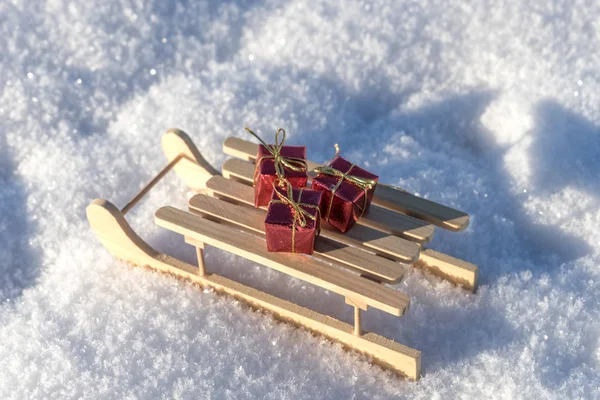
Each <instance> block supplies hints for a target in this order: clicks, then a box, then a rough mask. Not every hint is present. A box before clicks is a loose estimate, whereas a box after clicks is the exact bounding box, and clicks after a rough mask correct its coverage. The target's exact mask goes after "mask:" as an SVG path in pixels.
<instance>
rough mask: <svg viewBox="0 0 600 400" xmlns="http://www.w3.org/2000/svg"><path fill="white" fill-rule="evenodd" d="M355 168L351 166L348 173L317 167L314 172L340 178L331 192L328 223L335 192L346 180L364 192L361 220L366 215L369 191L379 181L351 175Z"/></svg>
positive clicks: (353, 165)
mask: <svg viewBox="0 0 600 400" xmlns="http://www.w3.org/2000/svg"><path fill="white" fill-rule="evenodd" d="M336 154H337V153H336ZM354 167H356V164H352V165H350V168H348V171H346V172H342V171H340V170H339V169H335V168H333V167H330V166H322V167H317V168H315V169H314V171H315V172H316V173H318V174H325V175H330V176H335V177H338V178H340V180H339V181H338V182H337V184H336V185H335V186H334V187H333V189H332V190H331V201H329V207H328V208H327V214H326V215H327V216H326V217H325V220H326V221H329V214H331V206H332V205H333V197H334V195H335V192H336V191H337V190H338V188H339V187H340V185H341V184H342V182H343V181H344V180H346V181H348V182H350V183H351V184H353V185H354V186H356V187H358V188H360V189H362V190H364V192H365V198H364V203H363V208H362V212H361V213H360V216H359V218H360V217H362V215H363V214H364V213H365V210H366V208H367V191H368V190H369V189H372V188H374V187H375V185H376V184H377V181H376V180H374V179H369V178H363V177H360V176H354V175H350V171H352V168H354Z"/></svg>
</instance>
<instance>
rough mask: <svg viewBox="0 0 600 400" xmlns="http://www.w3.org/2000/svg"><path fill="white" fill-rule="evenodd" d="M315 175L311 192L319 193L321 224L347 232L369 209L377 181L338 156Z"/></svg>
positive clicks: (370, 174)
mask: <svg viewBox="0 0 600 400" xmlns="http://www.w3.org/2000/svg"><path fill="white" fill-rule="evenodd" d="M316 171H317V172H318V175H317V176H316V177H315V178H314V179H313V180H312V189H313V190H319V191H322V192H323V201H322V203H321V215H322V217H323V220H325V221H327V222H329V223H330V224H331V225H332V226H334V227H335V228H337V229H339V230H340V231H342V232H347V231H348V229H350V228H351V227H352V226H353V225H354V224H355V223H356V221H357V220H358V219H359V218H360V217H361V216H362V215H363V214H364V213H365V212H366V211H367V210H368V209H369V206H370V205H371V200H372V199H373V193H375V186H376V185H377V180H378V178H379V177H378V176H377V175H374V174H372V173H370V172H369V171H366V170H364V169H362V168H360V167H357V166H356V165H354V164H352V163H351V162H349V161H347V160H345V159H343V158H342V157H339V156H336V157H335V158H334V159H333V161H332V162H330V163H329V165H328V166H324V167H318V168H317V169H316Z"/></svg>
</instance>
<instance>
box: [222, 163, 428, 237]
mask: <svg viewBox="0 0 600 400" xmlns="http://www.w3.org/2000/svg"><path fill="white" fill-rule="evenodd" d="M223 177H225V178H235V179H236V180H239V181H242V182H245V183H247V184H249V185H251V184H252V183H253V179H254V164H252V163H249V162H248V161H243V160H237V159H230V160H227V161H225V163H224V164H223ZM377 190H379V188H378V189H376V190H375V192H377ZM357 223H358V224H359V225H363V226H367V227H369V228H373V229H377V230H379V231H381V232H385V233H389V234H390V235H396V236H400V237H403V238H405V239H408V240H411V241H413V242H416V243H420V244H424V243H428V242H429V241H431V239H432V238H433V225H431V224H430V223H428V222H424V221H421V220H420V219H417V218H413V217H410V216H408V215H404V214H400V213H397V212H394V211H391V210H388V209H385V208H382V207H379V206H377V205H373V204H371V207H370V208H369V211H368V212H367V213H365V214H364V215H363V216H362V217H361V218H360V219H359V220H358V221H357Z"/></svg>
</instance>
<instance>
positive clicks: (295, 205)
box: [271, 179, 321, 253]
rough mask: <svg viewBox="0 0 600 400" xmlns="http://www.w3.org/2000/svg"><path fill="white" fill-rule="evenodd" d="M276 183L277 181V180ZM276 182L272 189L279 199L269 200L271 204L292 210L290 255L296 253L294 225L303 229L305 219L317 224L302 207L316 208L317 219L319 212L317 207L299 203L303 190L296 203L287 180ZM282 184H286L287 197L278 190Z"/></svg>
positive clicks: (313, 216)
mask: <svg viewBox="0 0 600 400" xmlns="http://www.w3.org/2000/svg"><path fill="white" fill-rule="evenodd" d="M277 181H279V179H278V180H277ZM277 181H276V182H275V183H277V185H275V184H274V185H273V186H274V188H275V189H274V191H275V194H277V197H278V198H279V200H271V203H280V204H286V205H288V206H289V207H290V208H291V209H292V218H293V222H292V253H295V252H296V225H300V226H301V227H302V228H304V227H305V226H306V218H310V219H312V220H313V221H315V222H317V217H316V216H315V215H312V214H311V213H309V212H308V211H306V210H305V209H304V208H302V207H309V208H316V209H317V214H318V215H319V218H320V217H321V212H320V210H319V206H318V205H314V204H307V203H301V202H300V201H301V199H302V191H303V190H304V189H303V188H300V189H299V190H300V191H299V193H298V201H295V200H294V192H293V188H292V184H291V183H290V182H289V181H288V180H287V179H282V180H281V182H277ZM283 184H287V196H286V195H285V194H283V193H281V192H280V191H279V189H278V188H279V187H282V186H283ZM319 233H320V232H319V231H317V236H318V235H319Z"/></svg>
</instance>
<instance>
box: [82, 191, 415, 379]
mask: <svg viewBox="0 0 600 400" xmlns="http://www.w3.org/2000/svg"><path fill="white" fill-rule="evenodd" d="M86 213H87V216H88V221H89V223H90V226H91V227H92V230H93V231H94V232H95V233H96V235H97V236H98V238H99V239H100V240H101V242H102V244H103V245H104V246H105V247H106V249H107V250H108V251H109V252H111V253H112V254H113V255H114V256H115V257H117V258H119V259H122V260H125V261H128V262H131V263H133V264H135V265H139V266H143V267H147V268H150V269H152V270H155V271H158V272H161V273H166V274H169V275H172V276H175V277H177V278H180V279H184V280H186V281H189V282H191V283H193V284H196V285H199V286H201V287H209V288H212V289H214V290H215V291H216V292H217V293H222V294H227V295H230V296H232V297H234V298H236V299H238V300H240V301H244V302H245V303H246V304H248V305H250V306H251V307H253V308H256V309H259V310H266V311H268V312H270V313H272V315H273V316H274V317H276V318H278V319H279V320H282V321H285V322H288V323H292V324H294V325H297V326H301V327H304V328H307V329H309V330H310V331H311V332H313V333H315V334H318V335H322V336H324V337H326V338H329V339H332V340H335V341H337V342H339V343H341V344H342V345H343V346H344V347H346V348H348V349H351V350H355V351H357V352H359V353H362V354H365V355H366V356H367V357H369V358H370V359H371V360H372V361H373V362H374V363H375V364H378V365H380V366H382V367H383V368H387V369H390V370H392V371H394V372H395V373H397V374H398V375H400V376H404V377H407V378H409V379H412V380H416V379H419V377H420V375H421V352H420V351H418V350H415V349H412V348H409V347H407V346H404V345H402V344H399V343H396V342H394V341H392V340H389V339H387V338H385V337H383V336H380V335H377V334H375V333H366V332H362V334H361V335H360V336H356V335H355V334H354V327H353V326H352V325H349V324H346V323H344V322H342V321H339V320H337V319H334V318H331V317H329V316H326V315H323V314H319V313H317V312H315V311H312V310H309V309H307V308H304V307H301V306H298V305H296V304H294V303H291V302H289V301H286V300H282V299H280V298H278V297H275V296H272V295H270V294H267V293H264V292H261V291H259V290H257V289H254V288H251V287H248V286H245V285H243V284H241V283H239V282H235V281H232V280H230V279H227V278H225V277H222V276H219V275H216V274H207V275H204V276H201V275H199V274H198V268H196V267H194V266H193V265H190V264H187V263H185V262H183V261H180V260H177V259H175V258H173V257H171V256H168V255H166V254H162V253H159V252H157V251H156V250H154V249H153V248H151V247H150V246H149V245H148V244H147V243H146V242H144V241H143V240H142V239H141V238H140V237H139V236H138V235H137V234H136V233H135V232H134V231H133V229H131V227H130V226H129V224H128V223H127V221H126V220H125V218H124V217H123V215H122V214H121V212H120V211H119V209H118V208H117V207H115V206H114V205H113V204H112V203H110V202H109V201H107V200H103V199H97V200H94V201H93V202H92V203H91V204H90V205H89V206H88V208H87V209H86Z"/></svg>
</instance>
